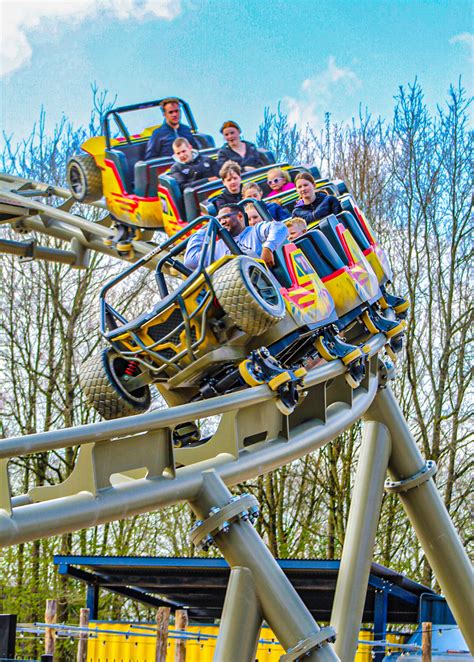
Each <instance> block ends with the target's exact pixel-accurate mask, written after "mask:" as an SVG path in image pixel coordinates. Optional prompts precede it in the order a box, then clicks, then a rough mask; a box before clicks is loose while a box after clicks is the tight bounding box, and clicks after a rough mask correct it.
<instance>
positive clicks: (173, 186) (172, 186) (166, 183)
mask: <svg viewBox="0 0 474 662" xmlns="http://www.w3.org/2000/svg"><path fill="white" fill-rule="evenodd" d="M158 181H159V183H160V186H162V187H163V188H165V189H166V190H167V191H168V193H169V195H170V197H171V199H172V200H173V202H174V204H175V205H176V209H177V210H178V214H179V217H180V218H181V219H184V220H186V214H185V210H184V199H183V193H182V191H181V188H180V186H179V184H178V182H177V181H176V179H174V177H170V176H169V175H160V177H159V179H158ZM187 220H190V219H187Z"/></svg>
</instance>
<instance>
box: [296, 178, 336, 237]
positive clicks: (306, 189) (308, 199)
mask: <svg viewBox="0 0 474 662" xmlns="http://www.w3.org/2000/svg"><path fill="white" fill-rule="evenodd" d="M295 186H296V191H297V193H298V195H299V196H300V198H301V201H300V202H298V203H296V206H295V208H294V209H293V216H299V217H300V218H303V219H304V220H305V221H306V223H307V225H310V223H314V222H315V221H319V220H321V219H322V218H324V217H325V216H329V214H339V213H340V212H341V211H342V207H341V203H340V202H339V200H338V199H337V198H336V196H335V195H328V194H327V193H324V192H323V191H316V188H315V187H316V182H315V181H314V178H313V176H312V175H311V174H310V173H309V172H299V173H298V174H297V175H296V177H295Z"/></svg>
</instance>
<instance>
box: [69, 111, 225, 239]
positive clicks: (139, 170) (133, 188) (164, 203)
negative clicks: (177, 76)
mask: <svg viewBox="0 0 474 662" xmlns="http://www.w3.org/2000/svg"><path fill="white" fill-rule="evenodd" d="M177 100H178V101H179V104H180V107H181V111H182V115H183V116H184V118H183V120H184V123H185V124H187V125H188V126H189V127H190V128H191V131H192V133H193V136H194V139H195V140H196V142H197V143H198V145H199V148H200V150H202V151H203V153H206V154H208V153H210V154H214V153H217V150H216V149H215V146H214V139H213V138H212V136H209V135H206V134H204V133H200V132H199V131H198V128H197V125H196V122H195V120H194V116H193V114H192V112H191V108H190V107H189V105H188V103H187V102H186V101H184V100H183V99H177ZM163 101H164V99H157V100H156V101H148V102H144V103H138V104H132V105H128V106H121V107H119V108H113V109H112V110H109V111H107V112H106V113H105V115H104V117H103V119H102V135H100V136H94V137H92V138H89V139H88V140H86V142H85V143H83V145H82V146H81V150H82V151H81V153H80V154H76V155H75V156H73V157H72V158H71V159H70V160H69V161H68V164H67V181H68V185H69V188H70V190H71V194H72V196H73V197H74V198H75V199H76V200H77V201H78V202H84V203H91V202H96V201H97V200H99V199H101V198H102V197H105V203H106V206H107V209H108V211H109V212H110V214H111V216H112V217H113V219H114V220H115V222H116V224H117V225H118V229H119V230H121V234H122V235H123V238H124V239H131V238H138V236H137V231H139V230H140V229H144V230H155V229H156V228H161V227H163V215H162V212H163V209H166V208H168V206H169V204H170V203H169V201H168V199H167V193H166V192H165V191H162V192H161V193H160V191H159V190H158V177H159V175H160V174H161V173H163V172H165V171H166V170H168V169H169V167H170V166H171V165H172V164H173V163H174V161H173V158H172V157H171V156H164V157H160V158H155V159H149V160H148V161H144V158H145V152H146V147H147V143H148V140H149V139H150V137H151V135H152V133H153V131H154V130H155V129H157V128H158V127H159V126H161V124H156V123H155V122H156V118H157V117H158V116H159V114H160V115H161V103H162V102H163ZM147 123H148V125H147Z"/></svg>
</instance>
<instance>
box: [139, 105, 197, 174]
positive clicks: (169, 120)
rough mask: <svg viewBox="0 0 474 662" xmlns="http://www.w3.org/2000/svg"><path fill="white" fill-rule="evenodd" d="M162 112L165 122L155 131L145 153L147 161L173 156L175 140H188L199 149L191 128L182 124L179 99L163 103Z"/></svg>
mask: <svg viewBox="0 0 474 662" xmlns="http://www.w3.org/2000/svg"><path fill="white" fill-rule="evenodd" d="M160 105H161V110H162V113H163V117H164V118H165V121H164V122H163V124H162V125H161V126H159V127H158V128H157V129H155V130H154V131H153V133H152V134H151V138H150V140H149V141H148V144H147V146H146V152H145V161H148V160H149V159H155V158H157V157H160V156H172V155H173V140H175V139H176V138H187V140H188V141H189V142H190V143H191V146H192V147H194V149H199V145H198V144H197V143H196V141H195V139H194V136H193V134H192V132H191V129H190V128H189V126H186V124H181V123H180V122H181V106H180V103H179V99H175V98H172V97H170V98H168V99H163V101H162V102H161V104H160Z"/></svg>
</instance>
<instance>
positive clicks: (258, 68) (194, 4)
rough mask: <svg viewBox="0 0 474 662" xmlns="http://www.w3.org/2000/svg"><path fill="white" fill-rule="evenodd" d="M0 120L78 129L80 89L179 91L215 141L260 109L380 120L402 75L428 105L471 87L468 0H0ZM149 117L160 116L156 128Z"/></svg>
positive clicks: (319, 119)
mask: <svg viewBox="0 0 474 662" xmlns="http://www.w3.org/2000/svg"><path fill="white" fill-rule="evenodd" d="M0 35H1V39H0V111H1V115H0V122H1V127H0V128H1V130H2V131H4V132H5V133H6V134H7V135H11V134H13V137H14V140H21V139H22V138H24V137H26V136H27V135H29V133H30V131H31V128H32V126H33V124H34V122H35V121H36V120H37V119H38V116H39V113H40V109H41V107H44V109H45V112H46V119H47V128H48V130H52V127H53V126H54V124H55V123H56V122H58V121H59V120H60V118H61V115H62V114H64V115H66V116H67V117H68V118H69V119H70V120H72V121H73V122H74V124H76V125H81V124H82V125H83V124H86V123H87V121H88V118H89V116H90V111H91V105H92V94H91V84H93V83H96V84H97V86H98V87H99V89H101V90H107V91H108V94H109V97H110V98H114V97H116V98H117V104H119V105H123V104H128V103H136V102H140V101H148V100H152V99H157V98H161V97H164V96H180V97H182V98H184V99H186V100H187V101H188V102H189V104H190V105H191V108H192V110H193V113H194V116H195V118H196V121H197V124H198V126H199V128H200V129H201V130H202V131H205V132H207V133H211V134H213V135H214V136H215V137H216V138H218V135H219V134H218V131H219V127H220V125H221V124H222V122H223V121H225V120H228V119H233V120H235V121H237V122H238V123H239V124H240V126H241V127H242V129H243V134H244V137H245V138H247V139H250V140H253V139H254V138H255V133H256V131H257V129H258V125H259V124H260V122H261V121H262V118H263V110H264V107H265V106H268V107H270V109H271V110H272V111H275V110H276V108H277V106H278V103H279V102H281V107H282V110H283V111H284V112H285V113H288V115H289V119H290V121H294V122H297V123H298V124H299V125H300V126H304V125H305V124H306V123H307V122H309V123H310V124H311V126H312V127H313V128H315V129H319V128H320V127H321V126H322V123H323V121H324V113H325V112H326V111H329V112H331V114H332V117H333V119H334V120H336V121H347V120H350V119H351V118H352V117H354V116H357V114H358V112H359V107H360V106H361V107H362V108H366V107H367V108H368V109H369V111H370V112H371V113H372V114H373V115H379V114H380V115H382V116H384V117H386V118H387V119H390V118H391V116H392V110H393V104H394V97H395V96H396V94H397V92H398V89H399V86H400V85H404V86H406V85H407V84H409V83H412V82H413V81H414V80H415V78H418V80H419V82H420V83H421V86H422V88H423V90H424V93H425V98H426V101H427V103H428V104H429V105H430V106H431V107H432V108H434V107H435V105H436V103H443V102H444V100H445V98H446V93H447V90H448V88H449V85H450V84H452V83H453V84H456V83H457V81H458V79H459V77H460V76H462V80H463V83H464V86H465V87H466V88H467V90H468V92H469V93H470V94H472V90H473V85H472V83H473V43H474V35H473V13H472V3H471V1H470V0H356V1H354V0H332V1H331V2H329V3H327V2H323V1H322V0H237V1H236V0H75V1H71V2H69V1H68V0H54V1H52V0H49V1H48V0H34V1H33V0H28V1H24V0H0ZM159 121H161V120H159Z"/></svg>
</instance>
